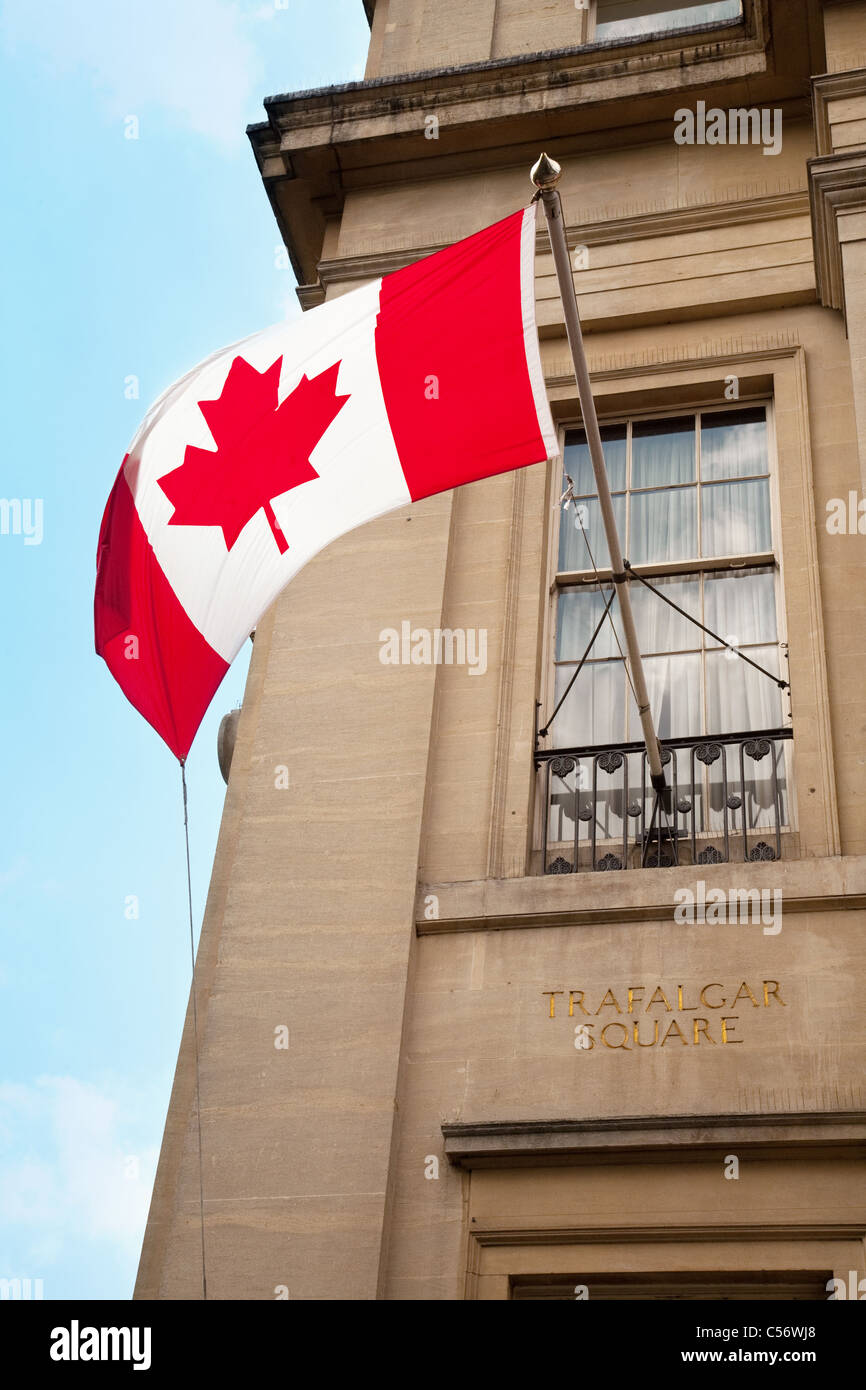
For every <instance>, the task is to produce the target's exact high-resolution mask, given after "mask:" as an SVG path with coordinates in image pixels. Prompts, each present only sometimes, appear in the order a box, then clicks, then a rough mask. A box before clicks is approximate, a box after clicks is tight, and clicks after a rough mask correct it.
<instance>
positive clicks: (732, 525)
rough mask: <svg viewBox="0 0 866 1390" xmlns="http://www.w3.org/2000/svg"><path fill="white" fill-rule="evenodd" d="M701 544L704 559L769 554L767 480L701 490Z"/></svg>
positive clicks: (721, 485) (768, 495)
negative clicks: (766, 551) (711, 556)
mask: <svg viewBox="0 0 866 1390" xmlns="http://www.w3.org/2000/svg"><path fill="white" fill-rule="evenodd" d="M701 542H702V544H701V548H702V551H703V554H704V555H749V554H755V553H758V552H760V551H765V550H770V549H771V548H772V536H771V531H770V485H769V482H768V480H767V479H766V478H758V479H756V480H755V481H753V482H748V483H711V484H710V485H709V486H704V487H702V488H701Z"/></svg>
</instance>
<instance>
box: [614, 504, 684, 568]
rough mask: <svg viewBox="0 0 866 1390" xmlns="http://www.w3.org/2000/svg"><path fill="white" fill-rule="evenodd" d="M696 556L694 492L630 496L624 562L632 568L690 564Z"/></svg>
mask: <svg viewBox="0 0 866 1390" xmlns="http://www.w3.org/2000/svg"><path fill="white" fill-rule="evenodd" d="M697 553H698V523H697V488H695V487H679V488H666V489H664V490H663V491H659V492H633V493H632V495H631V526H630V531H629V538H628V552H627V558H628V559H629V560H630V561H631V563H632V564H633V565H651V564H657V563H659V562H662V561H665V560H689V559H691V558H692V557H693V556H695V555H697Z"/></svg>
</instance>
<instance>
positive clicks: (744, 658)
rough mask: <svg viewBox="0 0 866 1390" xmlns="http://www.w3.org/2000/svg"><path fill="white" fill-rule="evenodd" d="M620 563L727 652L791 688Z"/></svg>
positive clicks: (789, 684)
mask: <svg viewBox="0 0 866 1390" xmlns="http://www.w3.org/2000/svg"><path fill="white" fill-rule="evenodd" d="M622 563H623V568H624V569H625V571H626V573H627V574H632V575H634V577H635V579H639V580H640V582H641V584H643V585H644V587H645V588H647V589H649V591H650V593H651V594H655V596H656V598H660V599H663V600H664V602H665V603H667V604H670V606H671V608H673V609H675V610H676V612H677V613H679V614H681V615H682V617H684V618H688V620H689V622H690V623H694V625H695V627H699V628H700V629H701V630H702V631H703V632H705V633H706V634H707V636H708V637H712V639H713V641H714V642H718V643H719V645H720V646H722V647H725V648H727V650H728V651H729V652H733V653H734V655H735V656H738V657H739V658H740V660H741V661H746V662H748V664H749V665H750V666H754V668H755V670H756V671H760V673H761V675H762V676H767V677H768V679H769V680H771V681H774V682H775V684H776V685H777V686H778V687H779V689H780V690H790V689H791V683H790V681H783V680H780V679H779V677H778V676H774V675H773V673H772V671H768V670H767V668H766V667H765V666H759V665H758V663H757V661H753V660H752V658H751V657H750V656H744V655H743V653H742V652H741V651H740V649H739V647H733V646H731V644H730V642H726V641H725V639H724V637H720V636H719V634H718V633H717V632H713V630H712V628H709V627H705V626H704V624H703V623H702V622H701V621H700V619H698V618H695V617H693V615H692V614H691V613H687V612H686V610H685V609H684V608H680V606H679V604H678V603H674V601H673V599H672V598H668V596H667V594H663V593H662V591H661V589H656V588H655V586H654V585H652V584H650V582H649V580H647V579H644V577H643V575H642V574H638V572H637V570H636V569H635V568H634V567H633V566H632V565H630V564H629V562H628V560H623V562H622Z"/></svg>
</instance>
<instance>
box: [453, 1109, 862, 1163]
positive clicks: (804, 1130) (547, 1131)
mask: <svg viewBox="0 0 866 1390" xmlns="http://www.w3.org/2000/svg"><path fill="white" fill-rule="evenodd" d="M442 1135H443V1138H444V1141H445V1153H446V1156H447V1158H448V1160H449V1162H451V1163H452V1164H453V1165H454V1166H455V1167H458V1168H491V1167H506V1166H514V1167H526V1166H529V1165H536V1164H538V1165H543V1164H551V1163H559V1164H562V1163H572V1162H580V1161H581V1160H584V1159H586V1160H593V1161H596V1160H598V1159H600V1158H605V1159H607V1160H609V1161H610V1160H613V1161H639V1160H640V1161H642V1160H646V1159H649V1160H651V1159H652V1158H653V1156H654V1155H658V1156H660V1157H662V1158H663V1159H664V1160H665V1161H667V1160H670V1159H671V1158H680V1159H686V1158H700V1157H708V1156H710V1155H713V1156H714V1155H715V1154H716V1153H717V1151H719V1150H722V1151H724V1152H726V1153H737V1154H742V1153H744V1152H748V1153H749V1154H750V1156H751V1157H753V1158H754V1157H760V1156H761V1155H764V1156H766V1157H778V1156H779V1153H780V1150H784V1151H786V1152H797V1153H800V1154H806V1153H808V1152H810V1151H811V1152H820V1154H821V1156H822V1157H839V1158H854V1157H860V1156H863V1155H866V1111H862V1110H827V1111H802V1112H800V1111H790V1112H779V1113H776V1114H761V1115H742V1114H740V1115H667V1116H661V1115H640V1116H621V1117H616V1118H607V1119H588V1120H525V1121H514V1122H509V1121H501V1122H500V1121H489V1122H484V1123H478V1124H473V1123H471V1122H467V1123H459V1124H443V1125H442Z"/></svg>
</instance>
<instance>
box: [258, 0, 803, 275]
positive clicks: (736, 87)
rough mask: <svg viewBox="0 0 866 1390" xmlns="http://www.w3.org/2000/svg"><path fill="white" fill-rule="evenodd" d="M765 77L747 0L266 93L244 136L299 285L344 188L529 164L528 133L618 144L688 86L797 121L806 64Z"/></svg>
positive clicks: (533, 142)
mask: <svg viewBox="0 0 866 1390" xmlns="http://www.w3.org/2000/svg"><path fill="white" fill-rule="evenodd" d="M798 51H799V50H798ZM775 77H776V75H775V73H774V71H773V63H772V58H771V55H770V53H769V38H768V30H767V22H766V14H765V11H764V7H763V6H762V5H761V4H754V5H752V4H750V5H749V6H748V7H747V20H746V23H745V24H740V23H737V24H731V25H721V26H718V27H715V26H714V27H713V28H712V29H709V28H708V27H706V26H705V27H704V28H703V29H696V30H693V31H683V32H679V33H677V32H674V33H670V34H665V35H662V36H657V37H656V36H654V37H652V38H645V37H641V38H640V41H639V42H638V41H628V42H626V41H623V42H622V43H603V44H598V43H594V44H586V45H581V46H576V47H574V48H569V49H558V50H555V51H552V52H539V53H532V54H523V55H515V56H513V57H509V58H505V59H501V58H497V59H491V60H489V61H486V62H481V63H474V64H467V65H465V66H461V67H451V68H442V69H437V70H435V71H424V72H411V73H403V74H394V75H389V76H386V77H381V78H373V79H371V80H369V81H364V82H353V83H347V84H344V85H342V86H334V87H327V88H320V89H317V90H314V91H304V92H296V93H289V94H285V95H278V96H274V97H270V98H268V99H267V100H266V102H265V110H266V113H267V117H268V119H267V121H266V122H262V123H258V124H255V125H251V126H249V127H248V135H249V138H250V141H251V143H252V146H253V150H254V152H255V155H256V159H257V161H258V164H259V168H260V170H261V174H262V178H263V181H264V183H265V186H266V188H267V191H268V195H269V197H270V199H271V203H272V205H273V208H274V212H275V214H276V217H277V221H278V223H279V226H280V230H281V232H282V234H283V238H284V240H285V242H286V245H287V247H288V248H289V252H290V255H291V258H292V264H293V265H294V267H295V270H296V273H297V274H298V278H299V280H300V281H301V282H302V283H310V282H311V281H312V280H313V279H314V276H315V267H316V262H317V260H318V258H319V256H320V255H321V247H322V242H323V239H324V226H325V223H326V220H327V218H328V217H332V216H339V215H340V213H341V212H342V208H343V203H344V199H345V195H346V193H347V192H350V191H354V190H357V189H361V188H370V187H381V186H383V185H385V184H391V183H404V182H405V181H406V180H407V179H413V180H423V179H427V178H438V177H443V176H448V177H450V176H457V175H461V174H471V173H476V172H479V171H482V170H486V169H490V168H506V167H513V166H515V165H517V164H519V163H521V162H522V161H524V160H525V161H527V165H528V164H529V163H531V162H532V161H533V159H534V158H535V157H536V156H537V152H538V149H539V148H540V144H539V142H541V143H543V144H544V145H545V147H546V148H548V149H549V150H550V153H551V154H553V155H557V156H558V157H561V156H562V155H563V154H566V155H567V154H569V153H572V152H574V151H577V150H579V151H581V152H583V151H589V150H593V149H595V150H601V149H605V148H609V146H610V141H611V132H612V131H613V130H616V131H617V134H616V137H615V139H616V142H617V144H618V145H619V144H622V143H623V142H625V143H629V144H638V143H646V142H647V141H648V140H652V139H654V138H656V136H657V134H658V132H660V131H662V130H664V131H668V132H669V129H670V121H671V119H672V117H673V115H674V113H675V111H676V110H677V109H678V107H679V106H681V105H682V103H683V101H684V100H685V101H690V100H692V99H693V98H695V97H696V96H700V97H702V98H704V99H707V100H711V99H713V98H714V97H715V96H718V98H719V99H720V100H724V101H725V102H726V103H727V104H729V105H743V104H746V105H750V104H754V102H756V101H761V100H763V99H764V92H765V91H766V92H767V93H768V96H767V99H768V100H769V99H770V95H769V94H770V93H771V92H772V100H773V101H774V103H775V104H776V105H779V106H780V107H781V108H783V109H784V112H785V118H786V119H791V118H799V117H800V116H801V115H802V114H804V111H803V108H804V107H806V106H807V103H806V102H805V101H804V99H803V96H802V93H803V90H804V86H805V81H806V78H807V74H806V73H804V72H791V73H789V74H787V75H786V84H787V91H785V92H777V90H776V89H775V88H774V87H773V85H772V84H773V83H774V82H775ZM434 115H435V116H436V118H437V120H438V122H439V125H438V132H437V138H436V139H431V138H429V131H428V130H427V128H426V121H427V118H428V117H430V116H434ZM654 132H655V134H654ZM494 135H495V138H492V137H493V136H494ZM659 138H660V137H659Z"/></svg>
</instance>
